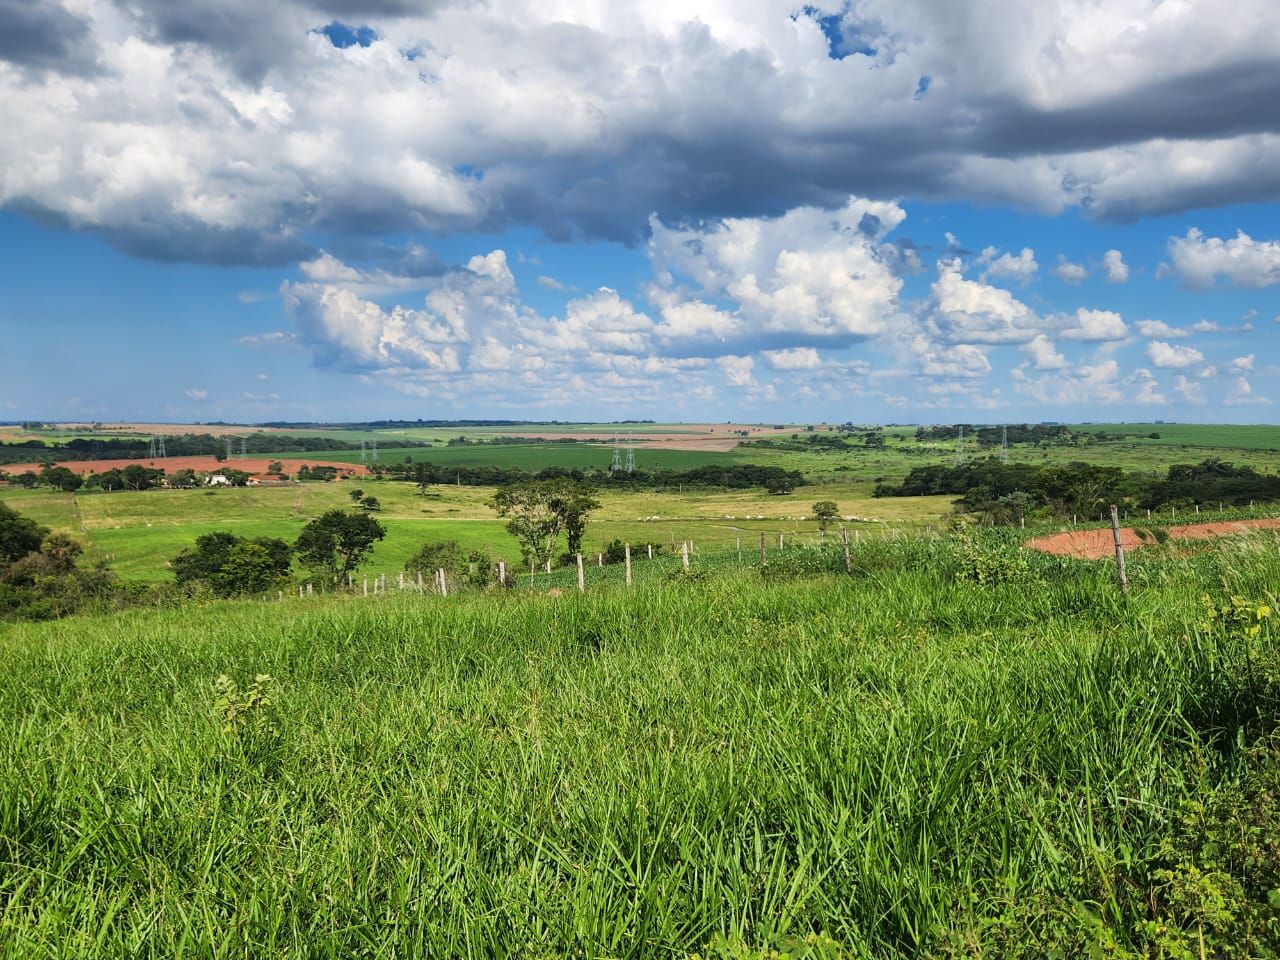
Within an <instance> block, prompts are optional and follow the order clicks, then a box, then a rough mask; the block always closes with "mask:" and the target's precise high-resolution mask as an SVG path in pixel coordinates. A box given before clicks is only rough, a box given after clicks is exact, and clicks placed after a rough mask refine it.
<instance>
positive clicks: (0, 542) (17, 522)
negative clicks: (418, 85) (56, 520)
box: [0, 503, 49, 563]
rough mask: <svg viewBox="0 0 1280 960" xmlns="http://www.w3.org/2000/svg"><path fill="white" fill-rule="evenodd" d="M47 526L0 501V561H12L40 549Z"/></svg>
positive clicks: (47, 529) (47, 531)
mask: <svg viewBox="0 0 1280 960" xmlns="http://www.w3.org/2000/svg"><path fill="white" fill-rule="evenodd" d="M48 533H49V528H48V527H42V526H40V524H38V523H36V522H35V521H34V520H32V519H31V518H30V517H24V516H22V514H20V513H18V512H17V511H16V510H12V509H10V508H9V507H7V506H5V504H3V503H0V563H13V562H14V561H15V560H20V559H22V558H23V557H25V556H26V555H27V554H28V553H31V552H33V551H35V550H39V549H40V544H41V542H42V541H43V540H44V538H45V537H46V536H47V535H48Z"/></svg>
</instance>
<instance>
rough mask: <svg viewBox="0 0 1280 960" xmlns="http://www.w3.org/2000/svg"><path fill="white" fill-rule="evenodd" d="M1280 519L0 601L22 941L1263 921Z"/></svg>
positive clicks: (665, 946)
mask: <svg viewBox="0 0 1280 960" xmlns="http://www.w3.org/2000/svg"><path fill="white" fill-rule="evenodd" d="M1278 550H1280V548H1278V547H1277V545H1276V542H1275V541H1274V540H1266V539H1256V540H1253V541H1250V544H1249V545H1245V546H1239V545H1232V546H1230V547H1224V548H1222V549H1209V550H1205V551H1203V552H1198V553H1196V554H1195V555H1190V556H1179V555H1177V554H1172V553H1170V554H1159V555H1156V554H1153V555H1152V556H1151V557H1150V558H1143V557H1141V556H1139V557H1136V558H1135V560H1134V564H1133V582H1134V593H1133V595H1132V596H1131V598H1130V599H1128V600H1124V599H1122V598H1121V597H1120V596H1119V594H1118V593H1117V591H1116V590H1115V589H1114V586H1113V584H1112V582H1111V576H1110V572H1109V570H1108V569H1107V568H1106V567H1105V566H1100V565H1088V564H1078V563H1071V562H1064V561H1058V560H1056V559H1053V558H1044V559H1043V561H1039V560H1037V561H1036V562H1035V563H1036V564H1037V565H1036V566H1033V568H1031V569H1030V570H1024V571H1022V572H1018V571H1017V570H1014V569H1009V570H1006V576H1003V577H999V578H995V579H993V580H990V581H989V582H988V583H987V585H986V586H984V587H982V588H978V587H977V586H976V585H975V584H974V583H972V582H971V581H968V580H966V579H964V578H962V577H961V576H960V574H961V572H962V571H963V570H964V569H966V563H967V561H966V560H965V553H964V549H963V548H962V547H961V546H960V545H959V544H958V543H957V542H955V541H908V540H901V541H887V542H878V543H875V544H863V545H861V546H860V548H859V550H858V551H857V569H858V570H859V573H860V575H859V576H858V577H855V578H846V577H816V578H806V579H801V580H797V581H781V582H765V583H762V582H761V581H760V579H759V578H758V577H756V576H753V575H752V576H748V575H743V574H737V573H732V572H729V573H726V574H724V575H717V576H713V577H711V578H710V579H700V578H698V577H696V576H695V577H694V578H680V577H677V578H674V579H672V578H664V579H661V580H656V581H653V582H651V583H649V584H648V585H647V586H641V587H638V588H637V589H636V590H634V591H632V592H630V593H627V592H626V591H623V590H618V589H607V588H604V589H598V590H593V591H592V592H590V593H588V594H586V595H584V596H582V597H578V596H576V595H568V596H564V597H560V598H548V597H545V596H541V595H528V594H524V595H509V596H508V595H493V594H484V595H472V596H463V597H459V598H451V599H449V600H441V599H439V598H416V597H397V596H391V597H387V598H376V599H370V600H360V599H347V600H343V599H335V598H314V599H310V600H286V601H284V602H283V603H279V602H274V601H272V602H266V603H264V602H239V603H217V604H213V605H209V606H205V607H199V608H191V607H186V608H183V609H180V610H173V611H166V610H139V611H133V612H126V613H123V614H117V615H113V616H108V617H98V618H94V617H81V618H77V619H76V620H75V621H74V622H67V623H54V624H46V625H20V626H7V627H0V723H3V725H4V728H5V730H6V731H8V733H7V735H6V736H5V737H4V738H0V853H2V855H0V955H3V956H5V957H33V956H58V957H94V958H117V957H119V958H124V957H130V958H150V957H156V958H159V957H174V956H205V957H219V958H221V957H228V958H229V957H268V956H270V957H276V956H307V957H352V956H361V957H464V956H465V957H475V958H488V957H494V958H499V957H502V958H505V957H569V956H580V957H601V958H648V957H687V956H689V955H690V954H691V953H693V952H699V953H700V954H703V955H707V954H708V953H709V954H710V955H712V956H717V957H725V958H728V957H735V958H763V957H765V956H770V957H773V956H776V955H775V954H772V953H768V954H766V953H765V952H763V951H764V950H765V949H766V948H771V947H781V946H783V945H784V944H786V943H787V942H788V941H789V940H792V939H794V938H801V939H802V941H803V938H805V937H806V936H808V937H810V938H811V939H812V940H814V945H812V948H811V951H810V952H809V953H807V954H804V955H805V956H810V957H849V958H854V957H857V958H872V957H874V958H899V957H901V958H906V957H921V956H933V957H960V956H963V957H979V956H981V957H985V958H993V957H1026V958H1030V957H1044V956H1063V957H1076V956H1107V957H1113V958H1136V957H1139V956H1143V957H1148V956H1149V957H1156V956H1163V957H1175V956H1178V957H1180V956H1188V957H1200V956H1214V957H1226V956H1240V957H1245V956H1265V955H1268V954H1266V952H1265V951H1266V950H1267V949H1269V948H1270V947H1269V945H1274V944H1275V943H1276V940H1275V939H1271V937H1272V936H1273V935H1274V934H1276V932H1277V930H1278V929H1280V928H1277V927H1276V926H1275V921H1274V920H1272V919H1269V916H1270V915H1269V914H1268V913H1267V911H1268V910H1270V907H1269V906H1268V905H1267V901H1266V891H1267V890H1269V889H1272V888H1273V887H1275V886H1280V872H1278V870H1277V864H1280V846H1278V845H1277V838H1278V837H1280V812H1278V811H1277V805H1276V800H1275V797H1276V796H1277V795H1278V793H1277V791H1278V790H1280V776H1277V770H1280V763H1277V756H1278V754H1277V750H1276V747H1275V746H1274V745H1273V744H1272V743H1271V742H1270V741H1269V740H1268V739H1267V736H1268V731H1269V730H1270V729H1271V728H1272V726H1273V724H1274V717H1275V716H1276V715H1277V711H1278V710H1280V650H1278V649H1277V635H1276V631H1275V630H1274V629H1273V627H1272V625H1271V620H1270V618H1263V619H1262V620H1261V621H1259V622H1260V626H1259V629H1258V630H1257V631H1256V632H1255V631H1253V630H1252V629H1251V628H1249V629H1245V627H1246V626H1247V625H1248V624H1251V623H1253V622H1254V617H1255V610H1256V609H1257V608H1258V607H1259V606H1260V605H1261V604H1263V603H1264V602H1273V601H1270V600H1269V595H1268V591H1269V590H1271V589H1272V588H1273V586H1274V575H1273V574H1274V570H1275V567H1276V563H1277V561H1278V560H1280V553H1278V552H1277V551H1278ZM992 556H993V557H996V558H999V557H1001V556H1005V555H1004V554H1000V553H996V554H993V555H992ZM1206 591H1212V592H1213V593H1214V595H1215V596H1216V597H1219V598H1224V597H1226V596H1230V595H1236V596H1238V597H1240V598H1242V601H1241V604H1242V606H1241V608H1240V609H1242V610H1244V611H1246V612H1247V614H1248V618H1247V619H1245V620H1243V621H1240V622H1237V621H1235V620H1233V619H1230V618H1227V619H1209V618H1207V617H1206V615H1205V610H1204V608H1203V606H1202V604H1201V601H1200V599H1199V598H1200V595H1201V594H1202V593H1204V592H1206ZM1245 601H1248V602H1247V603H1246V602H1245ZM257 674H269V675H270V677H271V679H269V680H266V681H263V683H264V684H265V692H266V695H267V698H268V699H267V701H265V702H263V701H260V700H256V699H255V698H254V697H252V696H251V695H250V694H249V692H248V688H249V687H250V686H251V684H252V683H253V682H254V677H255V675H257ZM222 675H225V676H226V677H228V678H230V680H231V681H233V682H234V683H235V684H237V685H238V688H237V689H235V690H230V689H228V688H227V687H226V686H225V685H224V686H223V687H221V688H218V687H217V686H216V682H217V680H218V678H219V676H222ZM818 934H821V935H822V937H820V938H819V937H817V935H818ZM717 943H719V944H721V946H714V944H717ZM709 944H711V945H713V946H712V948H711V950H710V951H708V950H707V949H706V948H707V946H708V945H709ZM734 944H736V945H737V946H733V945H734ZM757 951H759V952H757ZM1232 951H1234V952H1232ZM794 955H800V954H794Z"/></svg>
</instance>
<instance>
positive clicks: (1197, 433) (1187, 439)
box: [1070, 423, 1280, 450]
mask: <svg viewBox="0 0 1280 960" xmlns="http://www.w3.org/2000/svg"><path fill="white" fill-rule="evenodd" d="M1070 428H1071V429H1072V430H1074V431H1079V432H1081V433H1103V434H1120V435H1125V434H1128V435H1129V436H1126V437H1125V439H1126V440H1127V441H1129V442H1132V443H1141V444H1158V445H1160V446H1174V447H1176V446H1184V447H1218V448H1224V447H1227V448H1233V449H1236V450H1280V425H1276V424H1268V423H1258V424H1229V425H1227V424H1224V425H1221V426H1220V425H1217V424H1211V423H1089V424H1079V425H1076V424H1073V425H1071V427H1070ZM1152 433H1158V434H1159V435H1160V436H1159V437H1158V438H1154V439H1153V438H1151V437H1149V434H1152Z"/></svg>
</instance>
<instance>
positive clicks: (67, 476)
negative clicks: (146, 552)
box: [0, 463, 250, 493]
mask: <svg viewBox="0 0 1280 960" xmlns="http://www.w3.org/2000/svg"><path fill="white" fill-rule="evenodd" d="M218 472H219V473H220V474H222V475H223V476H224V477H226V478H227V482H228V483H230V484H231V485H232V486H236V487H243V486H244V485H245V484H246V483H248V482H249V476H250V475H249V474H248V473H245V472H244V471H243V470H220V471H218ZM6 478H7V479H9V480H10V481H11V482H13V483H16V484H18V485H19V486H23V487H28V488H31V487H52V488H54V489H55V490H61V491H63V492H64V493H73V492H74V491H76V490H81V489H84V490H107V491H111V490H152V489H154V488H156V487H159V486H165V485H167V486H169V487H172V488H177V489H183V490H189V489H194V488H195V487H198V486H200V485H201V483H202V482H203V477H202V475H201V474H198V473H196V471H194V470H188V469H182V470H175V471H174V472H173V473H171V474H168V475H166V474H165V471H164V470H161V469H160V468H158V467H144V466H143V465H142V464H140V463H131V464H129V466H127V467H123V468H121V469H111V470H103V471H102V472H101V473H90V474H87V475H81V474H78V473H76V472H75V471H73V470H71V469H70V468H69V467H63V466H53V467H45V468H44V469H43V470H41V471H40V472H39V473H36V472H34V471H32V470H28V471H26V472H24V473H19V474H16V475H14V476H11V477H10V476H8V475H7V474H5V473H4V472H3V471H0V480H4V479H6Z"/></svg>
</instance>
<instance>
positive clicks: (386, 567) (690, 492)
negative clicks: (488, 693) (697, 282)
mask: <svg viewBox="0 0 1280 960" xmlns="http://www.w3.org/2000/svg"><path fill="white" fill-rule="evenodd" d="M357 488H359V489H363V490H364V491H365V492H366V493H368V494H372V495H374V496H376V497H378V499H379V501H380V502H381V505H382V509H381V510H380V511H379V513H378V515H377V516H378V519H379V522H381V523H382V524H383V525H384V526H385V527H386V528H387V537H386V539H385V540H383V541H382V542H381V543H379V544H378V545H377V546H376V547H375V548H374V551H373V555H372V557H371V558H370V560H369V562H368V564H367V565H366V566H365V568H364V569H365V572H367V573H369V574H370V575H374V576H376V575H378V574H382V573H386V574H389V575H391V576H392V577H394V576H395V575H396V573H398V572H399V571H400V570H402V569H403V567H404V563H405V561H406V560H408V559H409V557H410V556H411V555H412V554H413V553H414V552H416V551H417V549H418V548H419V547H420V546H421V545H422V543H423V542H425V541H439V540H456V541H458V543H459V544H461V545H462V546H463V547H465V548H467V549H468V550H470V549H481V550H486V551H487V552H489V553H490V554H491V555H493V556H494V557H495V559H503V560H505V561H506V562H507V563H508V564H509V565H512V566H513V567H514V566H515V565H516V564H517V562H518V560H519V557H520V549H519V545H518V544H517V542H516V541H515V540H514V539H513V538H512V537H511V536H510V535H509V534H508V533H507V532H506V529H505V526H504V522H503V521H502V520H500V519H499V518H498V516H497V514H496V513H495V511H494V510H493V508H492V507H491V506H490V505H489V502H490V500H491V499H492V496H493V494H494V491H493V490H492V489H490V488H484V487H465V486H464V487H456V486H448V485H444V486H439V487H434V488H432V490H431V492H430V495H429V496H426V497H423V496H420V495H419V494H418V492H417V488H416V487H414V486H413V485H412V484H408V483H399V482H391V481H374V480H365V479H361V480H359V481H344V482H342V483H306V484H300V485H297V486H293V487H239V488H224V489H218V490H216V491H215V490H147V491H142V492H126V491H118V492H115V493H102V492H96V493H82V494H66V493H58V492H55V491H50V490H46V489H37V490H24V489H21V488H12V487H11V488H0V501H3V502H4V503H7V504H8V505H9V506H10V507H12V508H13V509H15V510H17V511H18V512H20V513H22V514H24V515H26V516H29V517H31V518H32V519H34V520H36V521H37V522H39V523H42V524H45V525H46V526H49V527H52V528H54V529H59V530H65V531H67V532H69V533H71V534H72V535H73V536H76V537H77V538H78V539H80V540H81V541H82V542H84V543H85V544H86V545H87V546H88V547H89V550H90V555H91V556H92V557H94V558H98V559H102V560H105V561H106V562H108V563H109V564H110V565H111V568H112V569H113V570H114V571H115V572H116V573H117V574H119V575H120V576H122V577H124V578H126V579H130V580H140V581H152V582H157V581H164V580H168V579H169V578H170V576H171V574H170V572H169V567H168V561H169V560H170V559H172V558H173V557H174V556H176V555H177V554H178V553H179V552H180V551H182V550H183V549H185V548H187V547H189V546H191V545H192V544H193V543H194V542H195V539H196V537H198V536H199V535H200V534H203V533H210V532H213V531H215V530H230V531H232V532H234V533H237V534H239V535H241V536H254V537H259V536H270V537H280V538H282V539H285V540H288V541H290V542H292V541H293V540H294V539H296V538H297V536H298V534H299V532H301V530H302V527H303V525H304V524H305V523H306V522H307V521H308V520H311V519H312V518H314V517H317V516H319V515H320V514H321V513H324V512H325V511H326V510H331V509H334V508H349V507H350V506H351V499H350V497H349V493H350V492H351V491H352V490H354V489H357ZM824 499H830V500H835V501H836V502H837V503H838V504H839V505H840V508H841V512H842V513H843V514H844V515H846V516H850V517H858V518H862V519H863V520H865V521H866V523H865V524H863V525H864V526H867V527H868V530H869V533H868V535H872V534H873V533H874V531H875V530H877V529H879V527H880V526H881V525H884V524H890V525H901V524H906V525H912V526H921V525H928V524H936V523H939V522H940V521H941V518H942V516H943V514H945V513H946V512H947V511H948V510H949V509H950V500H949V499H948V498H944V497H921V498H915V499H911V500H902V501H893V500H872V499H870V498H869V497H868V496H867V494H866V491H865V489H864V488H862V487H858V486H850V485H845V486H840V485H827V486H820V487H802V488H799V489H798V490H796V491H795V492H794V493H792V494H790V495H787V496H782V497H775V496H768V495H765V494H764V493H763V492H762V491H759V490H746V491H709V490H702V489H693V488H690V489H687V490H685V491H683V492H681V491H674V490H673V491H662V492H652V491H637V492H626V493H619V494H612V493H610V494H605V495H604V496H603V499H602V507H601V509H600V510H599V511H597V512H596V513H595V514H593V515H592V521H591V522H590V524H589V525H588V527H587V537H586V540H585V541H584V552H585V553H587V554H588V555H592V554H594V553H596V552H598V551H600V550H602V549H603V548H604V546H605V545H606V544H608V543H609V542H610V541H611V540H614V539H621V540H623V541H626V542H632V543H635V544H642V543H650V542H652V543H666V544H670V543H672V542H679V541H683V540H694V541H695V542H696V543H697V544H700V545H701V549H703V550H710V549H713V547H714V548H716V549H728V548H729V547H730V546H731V545H732V544H734V543H735V542H736V540H737V539H738V538H740V537H741V538H747V539H748V540H750V539H751V538H755V537H758V535H759V532H760V531H762V530H763V531H767V532H768V533H769V534H770V535H771V536H773V535H776V532H777V531H778V530H784V531H787V532H789V533H792V534H807V535H809V536H812V535H813V534H814V532H815V531H816V526H815V524H814V523H813V521H810V520H802V519H799V518H801V517H805V516H807V515H808V513H809V511H810V508H811V506H812V504H813V502H814V501H815V500H824Z"/></svg>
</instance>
